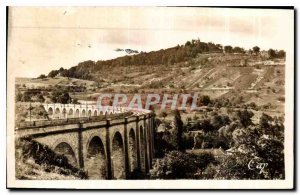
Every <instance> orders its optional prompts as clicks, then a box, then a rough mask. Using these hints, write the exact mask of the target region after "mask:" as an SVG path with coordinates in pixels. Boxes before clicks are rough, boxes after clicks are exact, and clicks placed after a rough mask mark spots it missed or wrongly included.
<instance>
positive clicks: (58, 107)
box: [43, 104, 127, 119]
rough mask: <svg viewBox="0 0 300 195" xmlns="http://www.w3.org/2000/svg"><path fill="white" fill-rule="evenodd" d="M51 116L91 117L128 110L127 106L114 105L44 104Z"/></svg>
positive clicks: (59, 117)
mask: <svg viewBox="0 0 300 195" xmlns="http://www.w3.org/2000/svg"><path fill="white" fill-rule="evenodd" d="M43 106H44V108H45V110H46V111H47V113H48V115H49V118H52V119H64V118H79V117H91V116H99V115H108V114H116V113H122V112H125V111H126V110H127V108H125V107H113V106H103V107H99V106H97V105H87V104H86V105H85V104H43Z"/></svg>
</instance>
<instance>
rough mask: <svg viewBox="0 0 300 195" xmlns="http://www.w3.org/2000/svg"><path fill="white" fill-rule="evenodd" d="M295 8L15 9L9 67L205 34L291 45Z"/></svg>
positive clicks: (67, 61) (33, 67)
mask: <svg viewBox="0 0 300 195" xmlns="http://www.w3.org/2000/svg"><path fill="white" fill-rule="evenodd" d="M293 18H294V16H293V12H292V11H291V10H267V9H264V10H262V9H228V8H226V9H221V8H170V7H130V8H127V7H13V8H12V7H10V10H9V28H8V29H9V31H8V66H9V68H10V67H13V70H12V72H13V74H14V75H15V76H18V77H36V76H38V75H40V74H48V73H49V71H50V70H53V69H58V68H60V67H64V68H69V67H71V66H75V65H77V64H78V63H79V62H82V61H85V60H95V61H97V60H105V59H111V58H115V57H118V56H122V55H125V53H122V52H116V51H114V49H116V48H130V49H135V50H139V51H147V52H148V51H152V50H159V49H162V48H168V47H172V46H176V45H177V44H184V43H185V42H186V41H187V40H191V39H197V38H198V37H199V38H200V40H201V41H204V42H210V41H211V42H214V43H220V44H222V45H226V44H230V45H233V46H242V47H244V48H246V49H248V48H252V47H253V46H255V45H258V46H259V47H261V48H262V49H269V48H275V49H286V48H287V47H288V46H290V44H293V43H290V42H289V41H287V37H288V36H293V34H292V32H293V25H294V24H293V23H294V21H293Z"/></svg>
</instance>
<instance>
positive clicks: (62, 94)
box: [51, 89, 71, 104]
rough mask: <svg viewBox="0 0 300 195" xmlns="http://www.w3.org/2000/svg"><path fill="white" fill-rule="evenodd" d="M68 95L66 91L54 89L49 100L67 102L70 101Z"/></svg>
mask: <svg viewBox="0 0 300 195" xmlns="http://www.w3.org/2000/svg"><path fill="white" fill-rule="evenodd" d="M70 99H71V97H70V95H69V93H68V92H67V91H64V90H61V89H56V90H54V91H53V92H52V94H51V100H52V102H54V103H61V104H67V103H69V102H70Z"/></svg>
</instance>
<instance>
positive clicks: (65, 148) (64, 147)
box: [54, 142, 78, 167]
mask: <svg viewBox="0 0 300 195" xmlns="http://www.w3.org/2000/svg"><path fill="white" fill-rule="evenodd" d="M54 152H55V153H57V154H60V155H64V156H65V157H66V158H67V159H68V163H69V164H71V165H72V166H74V167H78V163H77V158H76V155H75V152H74V150H73V149H72V147H71V146H70V145H69V144H68V143H66V142H61V143H59V144H58V145H57V146H55V147H54Z"/></svg>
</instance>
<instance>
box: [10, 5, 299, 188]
mask: <svg viewBox="0 0 300 195" xmlns="http://www.w3.org/2000/svg"><path fill="white" fill-rule="evenodd" d="M7 11H8V22H7V23H8V26H7V28H8V29H7V76H8V77H7V102H8V103H7V116H8V117H7V187H8V188H64V189H292V188H294V147H293V146H294V125H293V124H294V114H293V112H294V9H293V8H291V7H280V8H247V7H243V8H216V7H210V8H209V7H9V8H8V9H7Z"/></svg>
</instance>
